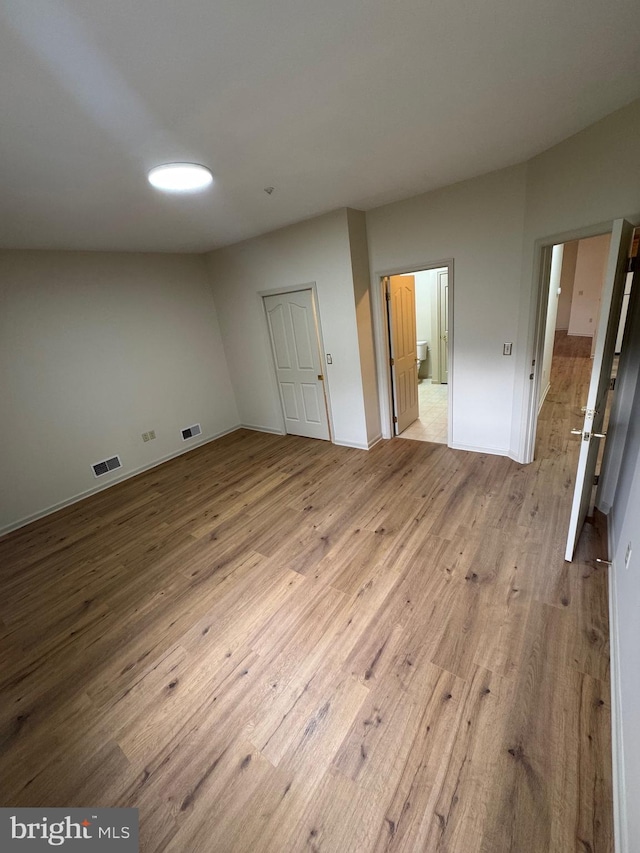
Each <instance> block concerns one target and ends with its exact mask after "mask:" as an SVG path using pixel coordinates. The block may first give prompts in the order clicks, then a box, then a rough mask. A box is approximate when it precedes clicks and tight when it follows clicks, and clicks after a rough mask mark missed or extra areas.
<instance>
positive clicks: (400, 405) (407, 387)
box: [388, 275, 419, 435]
mask: <svg viewBox="0 0 640 853" xmlns="http://www.w3.org/2000/svg"><path fill="white" fill-rule="evenodd" d="M388 296H389V314H390V316H389V331H390V343H391V376H392V381H393V404H394V410H395V417H396V423H395V427H396V429H395V432H396V435H399V434H400V433H401V432H404V430H405V429H406V428H407V427H408V426H409V424H412V423H413V422H414V421H415V420H417V418H418V414H419V411H418V352H417V347H416V280H415V278H414V276H412V275H392V276H389V282H388Z"/></svg>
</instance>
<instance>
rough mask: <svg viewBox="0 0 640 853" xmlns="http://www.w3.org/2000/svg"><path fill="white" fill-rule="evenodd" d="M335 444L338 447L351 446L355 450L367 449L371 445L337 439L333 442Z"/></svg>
mask: <svg viewBox="0 0 640 853" xmlns="http://www.w3.org/2000/svg"><path fill="white" fill-rule="evenodd" d="M333 443H334V444H337V445H338V446H339V447H353V448H354V449H355V450H369V449H370V447H373V445H369V444H368V443H367V444H365V443H364V442H360V441H338V440H337V439H336V440H335V441H334V442H333Z"/></svg>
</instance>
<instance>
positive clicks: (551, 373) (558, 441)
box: [531, 220, 633, 561]
mask: <svg viewBox="0 0 640 853" xmlns="http://www.w3.org/2000/svg"><path fill="white" fill-rule="evenodd" d="M632 233H633V228H632V226H631V225H630V223H628V222H626V221H624V220H616V222H614V224H613V231H612V232H611V233H606V234H601V235H597V236H590V237H588V238H584V239H579V240H574V241H570V242H566V243H563V244H561V243H558V244H556V245H553V246H546V247H544V248H543V249H542V267H541V272H542V276H541V284H542V287H541V291H540V302H539V314H538V316H539V318H540V325H539V330H538V343H537V357H538V363H539V365H540V367H539V369H538V371H537V377H536V379H537V383H536V385H535V386H534V396H533V402H534V405H535V414H536V420H535V422H536V427H537V430H536V431H537V436H538V439H539V440H538V442H537V443H536V446H535V455H536V456H537V455H538V449H539V447H540V446H541V440H542V439H543V436H544V438H545V439H546V441H545V446H546V447H547V448H548V449H551V451H552V452H554V453H567V451H568V450H569V444H568V442H570V441H574V442H577V444H578V445H579V451H578V455H577V470H575V472H574V471H573V470H572V471H571V472H569V471H568V473H569V475H570V477H572V478H573V476H574V474H575V490H574V495H573V502H572V505H571V518H570V521H569V532H568V538H567V548H566V553H565V559H566V560H568V561H571V560H572V558H573V554H574V551H575V547H576V544H577V540H578V537H579V535H580V531H581V529H582V525H583V523H584V520H585V518H586V517H588V516H591V515H592V514H593V508H594V503H595V486H596V485H597V484H598V479H599V477H598V475H599V474H600V467H601V463H602V458H603V451H604V447H605V443H604V440H605V438H606V431H607V422H608V419H609V411H610V408H611V399H612V393H611V391H612V390H613V388H614V385H615V383H614V382H612V381H611V379H612V376H615V373H616V370H617V356H616V349H617V347H616V342H617V340H620V339H621V326H623V325H624V317H621V309H622V303H623V292H624V289H625V279H627V276H626V271H627V269H628V267H629V255H630V249H631V237H632ZM534 364H535V360H534ZM531 378H532V379H533V378H534V375H533V374H532V375H531ZM556 397H558V400H560V399H564V400H565V401H568V402H569V404H570V405H569V406H568V407H567V406H566V405H565V407H564V411H565V412H566V417H565V418H564V420H563V421H562V422H558V420H557V418H556V417H555V415H554V401H555V398H556ZM550 436H551V437H552V438H553V439H554V440H553V441H551V442H550V441H549V437H550ZM574 449H575V448H574ZM571 456H572V457H573V458H574V459H575V458H576V455H575V454H574V453H572V454H571ZM572 467H573V466H572Z"/></svg>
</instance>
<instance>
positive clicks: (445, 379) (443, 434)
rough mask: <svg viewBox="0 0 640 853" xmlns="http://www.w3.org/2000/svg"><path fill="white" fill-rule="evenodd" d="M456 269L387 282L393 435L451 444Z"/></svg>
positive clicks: (442, 268)
mask: <svg viewBox="0 0 640 853" xmlns="http://www.w3.org/2000/svg"><path fill="white" fill-rule="evenodd" d="M451 284H452V282H451V264H440V265H437V266H433V267H425V268H423V269H419V270H412V271H411V272H401V273H397V274H395V275H388V276H383V277H382V288H383V294H384V303H383V304H384V305H385V306H386V312H385V323H386V328H387V332H388V334H387V340H388V347H389V377H388V378H389V386H390V401H391V408H392V417H393V431H392V434H394V435H396V436H398V437H400V438H408V439H413V440H416V441H430V442H435V443H440V444H448V443H449V430H450V399H451V389H450V384H451V383H450V381H449V379H450V375H451V340H450V338H451V335H450V319H451V302H452V290H451Z"/></svg>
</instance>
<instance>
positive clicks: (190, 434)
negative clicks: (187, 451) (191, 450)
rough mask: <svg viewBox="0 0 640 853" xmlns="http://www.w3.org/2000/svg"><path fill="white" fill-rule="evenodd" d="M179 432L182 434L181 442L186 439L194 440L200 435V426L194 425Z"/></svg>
mask: <svg viewBox="0 0 640 853" xmlns="http://www.w3.org/2000/svg"><path fill="white" fill-rule="evenodd" d="M180 432H181V433H182V440H183V441H186V440H187V439H188V438H195V436H196V435H202V430H201V429H200V424H194V425H193V426H190V427H187V428H186V429H183V430H180Z"/></svg>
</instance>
